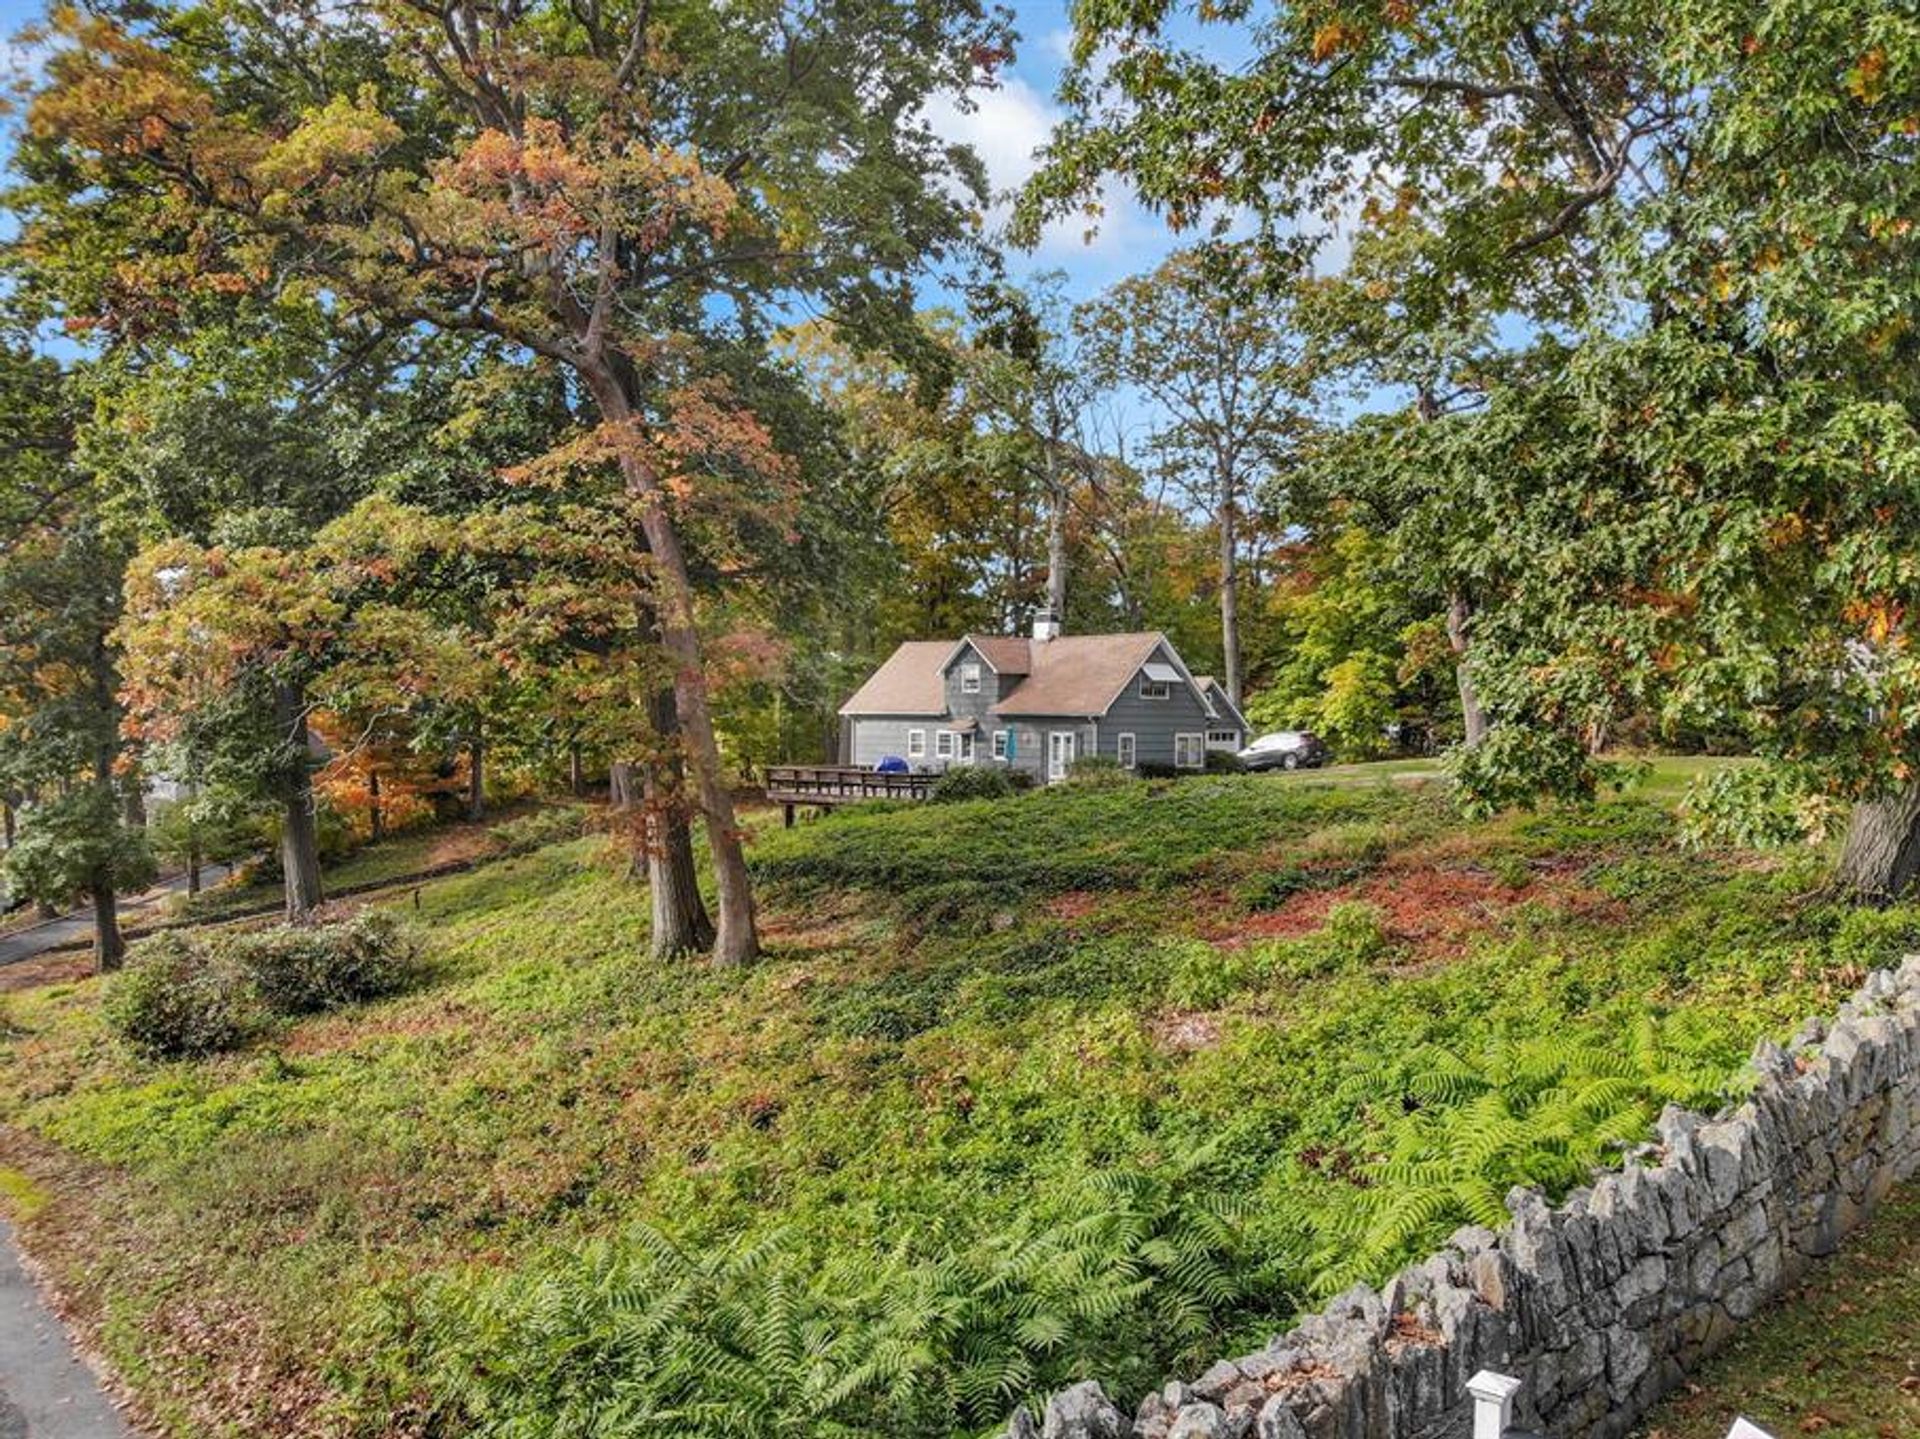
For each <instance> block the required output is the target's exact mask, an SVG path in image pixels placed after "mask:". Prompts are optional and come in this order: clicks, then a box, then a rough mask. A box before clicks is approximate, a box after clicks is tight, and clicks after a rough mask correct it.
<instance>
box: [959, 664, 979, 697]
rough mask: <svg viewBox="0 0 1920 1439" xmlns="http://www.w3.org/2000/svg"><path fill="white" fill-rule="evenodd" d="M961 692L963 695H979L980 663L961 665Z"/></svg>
mask: <svg viewBox="0 0 1920 1439" xmlns="http://www.w3.org/2000/svg"><path fill="white" fill-rule="evenodd" d="M960 693H961V694H963V695H977V694H979V693H980V666H979V665H961V666H960Z"/></svg>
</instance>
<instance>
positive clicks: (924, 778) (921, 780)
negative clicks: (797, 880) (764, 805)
mask: <svg viewBox="0 0 1920 1439" xmlns="http://www.w3.org/2000/svg"><path fill="white" fill-rule="evenodd" d="M939 778H940V776H939V775H937V774H882V773H880V772H879V771H877V770H870V769H860V768H858V767H856V766H854V765H838V764H777V765H769V766H768V767H767V798H768V799H770V800H772V801H773V802H774V803H775V804H777V805H784V806H785V807H786V811H787V824H788V825H789V826H791V825H792V824H793V814H794V811H795V810H796V809H797V808H799V807H800V806H801V805H820V806H830V805H836V804H859V803H861V802H862V801H865V800H872V799H896V800H921V799H925V798H926V797H927V796H928V795H929V794H931V793H932V792H933V786H934V783H935V782H936V781H937V780H938V779H939Z"/></svg>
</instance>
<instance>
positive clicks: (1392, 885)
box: [1203, 860, 1621, 961]
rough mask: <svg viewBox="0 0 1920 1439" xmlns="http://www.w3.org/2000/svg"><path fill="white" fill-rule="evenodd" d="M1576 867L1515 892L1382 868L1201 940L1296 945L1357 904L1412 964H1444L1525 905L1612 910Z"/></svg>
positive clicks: (1465, 871) (1478, 880)
mask: <svg viewBox="0 0 1920 1439" xmlns="http://www.w3.org/2000/svg"><path fill="white" fill-rule="evenodd" d="M1584 867H1585V865H1584V863H1583V862H1581V861H1578V860H1569V861H1564V862H1560V863H1555V864H1553V865H1550V866H1544V867H1541V868H1538V869H1536V871H1535V872H1534V874H1533V876H1532V877H1531V878H1530V879H1529V880H1528V881H1527V883H1525V884H1524V885H1521V886H1519V887H1517V888H1516V887H1514V886H1512V885H1509V884H1507V883H1506V882H1505V881H1503V880H1502V879H1500V878H1498V877H1497V876H1495V875H1493V874H1490V873H1488V872H1487V871H1486V870H1483V869H1479V868H1477V867H1459V868H1452V867H1447V868H1436V867H1432V866H1428V865H1416V864H1407V863H1404V862H1401V863H1389V864H1388V865H1386V866H1384V867H1382V868H1381V869H1379V870H1377V871H1375V872H1374V873H1373V874H1370V875H1368V876H1367V877H1366V878H1365V879H1360V880H1355V881H1353V882H1352V883H1349V884H1341V885H1335V886H1333V887H1331V888H1328V889H1315V890H1305V891H1303V892H1301V893H1299V894H1296V895H1293V896H1291V897H1289V898H1288V899H1287V900H1286V902H1285V903H1283V904H1281V905H1280V906H1278V907H1277V908H1275V909H1272V910H1269V911H1267V912H1266V913H1264V914H1250V915H1242V914H1234V915H1226V914H1216V915H1215V916H1213V917H1212V918H1211V920H1210V921H1209V922H1208V923H1207V925H1206V927H1205V929H1204V930H1203V933H1204V934H1205V935H1206V937H1208V938H1210V939H1213V940H1215V942H1217V943H1220V944H1222V945H1225V946H1227V947H1235V946H1238V945H1243V944H1247V943H1250V942H1252V941H1255V940H1261V939H1298V938H1300V937H1302V936H1304V935H1309V934H1312V933H1313V932H1314V931H1315V930H1317V929H1319V928H1320V927H1321V926H1322V925H1324V924H1325V923H1326V921H1327V915H1328V913H1329V912H1330V911H1331V910H1332V909H1333V907H1334V906H1335V905H1337V904H1343V903H1347V902H1350V901H1357V902H1359V903H1362V904H1370V905H1372V906H1373V907H1374V908H1376V909H1378V910H1379V911H1380V913H1381V922H1382V924H1383V925H1384V926H1385V928H1386V931H1387V933H1388V935H1389V936H1390V937H1391V938H1392V939H1393V941H1394V942H1395V943H1396V944H1399V945H1403V946H1405V947H1406V948H1407V949H1408V950H1410V951H1411V955H1412V958H1413V959H1415V960H1416V961H1429V960H1436V959H1451V958H1456V957H1458V956H1459V955H1461V954H1463V953H1465V951H1466V946H1467V941H1468V940H1469V939H1470V938H1471V937H1472V936H1473V935H1474V934H1475V933H1476V932H1478V931H1481V930H1485V929H1487V928H1488V927H1489V926H1491V925H1492V924H1493V923H1495V922H1496V921H1497V920H1498V919H1499V918H1500V917H1501V916H1502V915H1503V914H1505V913H1506V912H1507V911H1508V910H1511V909H1512V908H1514V907H1515V906H1516V905H1520V904H1524V903H1526V902H1528V901H1529V900H1535V901H1541V902H1544V903H1547V904H1550V905H1553V906H1554V907H1555V908H1558V909H1561V910H1563V911H1564V912H1566V913H1569V914H1577V915H1581V916H1583V917H1601V916H1604V915H1605V914H1608V913H1611V912H1613V911H1615V910H1619V909H1620V908H1621V906H1620V904H1619V902H1618V901H1616V900H1611V899H1608V898H1607V897H1606V896H1605V895H1602V894H1599V893H1597V892H1596V891H1594V890H1591V889H1588V888H1587V887H1586V886H1585V885H1583V884H1581V883H1580V881H1579V878H1578V875H1579V872H1580V871H1581V870H1582V869H1583V868H1584Z"/></svg>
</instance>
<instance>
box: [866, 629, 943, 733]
mask: <svg viewBox="0 0 1920 1439" xmlns="http://www.w3.org/2000/svg"><path fill="white" fill-rule="evenodd" d="M952 653H953V641H951V640H908V641H907V642H906V643H905V644H903V645H901V646H900V648H899V649H897V650H895V651H894V652H893V653H892V654H891V655H889V656H887V662H886V663H885V664H883V665H881V666H880V668H879V669H877V670H875V671H874V672H873V674H872V675H870V676H869V677H868V679H867V682H866V683H865V684H863V685H861V686H860V688H859V689H857V690H855V691H854V694H853V698H852V699H850V700H848V701H847V702H846V703H845V704H843V705H841V706H840V713H841V714H843V715H938V714H945V713H946V712H947V687H946V682H945V679H944V678H943V673H944V671H945V669H946V658H947V656H948V655H950V654H952Z"/></svg>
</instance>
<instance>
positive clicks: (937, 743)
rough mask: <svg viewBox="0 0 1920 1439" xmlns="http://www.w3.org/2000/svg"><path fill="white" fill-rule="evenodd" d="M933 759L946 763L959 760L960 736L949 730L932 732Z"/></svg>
mask: <svg viewBox="0 0 1920 1439" xmlns="http://www.w3.org/2000/svg"><path fill="white" fill-rule="evenodd" d="M933 757H934V758H935V759H944V760H948V761H952V760H956V759H958V758H960V736H959V734H958V732H956V731H954V730H950V729H937V730H935V731H934V732H933Z"/></svg>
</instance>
